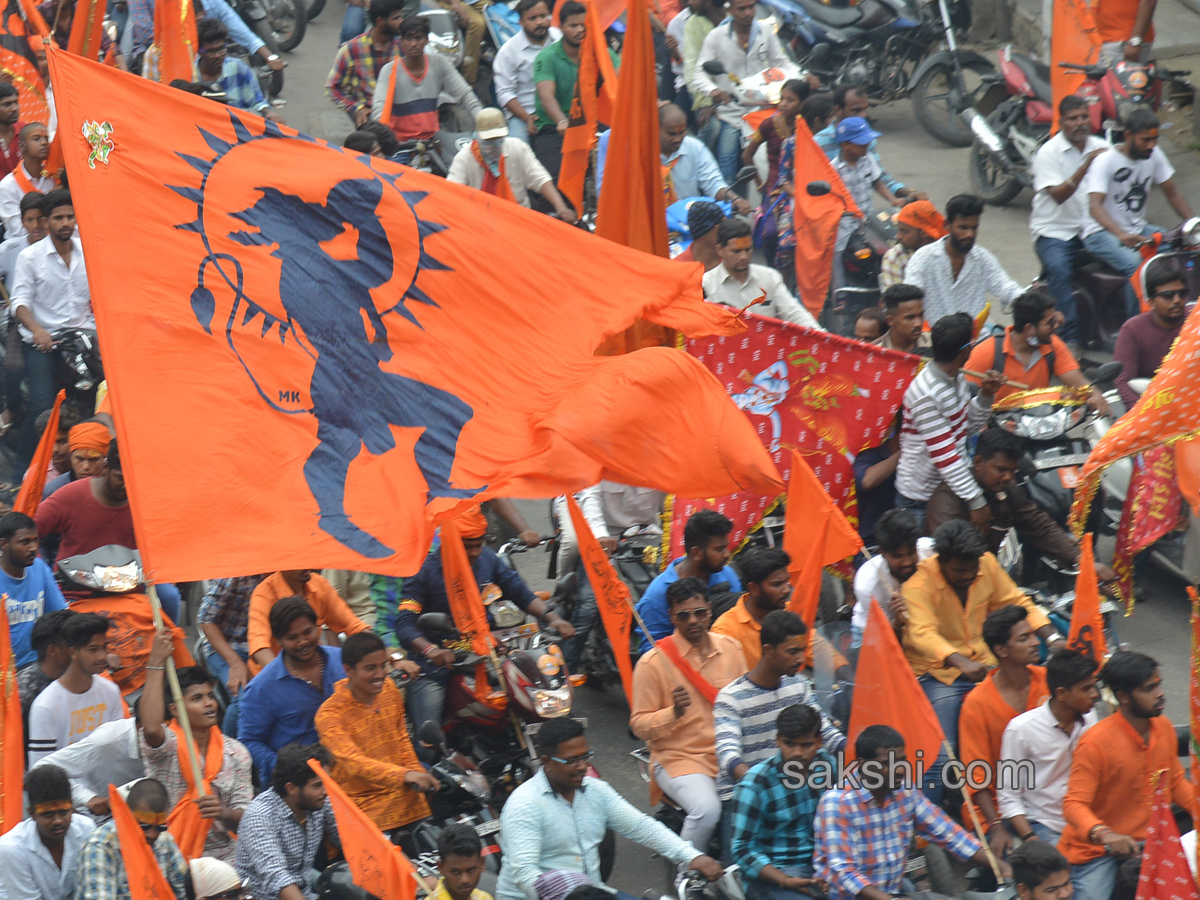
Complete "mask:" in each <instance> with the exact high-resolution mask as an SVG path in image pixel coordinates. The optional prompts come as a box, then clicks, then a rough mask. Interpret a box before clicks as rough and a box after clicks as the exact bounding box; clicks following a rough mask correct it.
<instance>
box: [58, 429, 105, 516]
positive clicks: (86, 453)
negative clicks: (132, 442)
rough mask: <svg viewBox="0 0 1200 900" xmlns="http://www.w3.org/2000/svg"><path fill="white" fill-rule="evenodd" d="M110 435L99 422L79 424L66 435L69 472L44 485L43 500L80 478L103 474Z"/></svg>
mask: <svg viewBox="0 0 1200 900" xmlns="http://www.w3.org/2000/svg"><path fill="white" fill-rule="evenodd" d="M111 440H112V434H111V433H110V432H109V430H108V429H107V428H106V427H104V425H102V424H101V423H99V422H96V421H88V422H81V423H79V424H78V425H76V426H74V427H73V428H72V429H71V430H70V431H69V432H68V433H67V454H68V459H69V460H70V463H71V467H70V471H68V472H65V473H64V474H62V475H59V476H58V477H57V478H55V479H54V480H53V481H51V482H50V483H49V484H47V485H46V489H45V491H43V492H42V499H43V500H45V499H46V498H47V497H49V496H50V495H51V494H53V493H54V492H55V491H57V490H58V489H59V488H61V487H65V486H66V485H68V484H70V483H71V482H72V481H78V480H79V479H80V478H91V477H92V476H93V475H103V474H104V461H105V459H106V458H107V456H108V444H109V441H111Z"/></svg>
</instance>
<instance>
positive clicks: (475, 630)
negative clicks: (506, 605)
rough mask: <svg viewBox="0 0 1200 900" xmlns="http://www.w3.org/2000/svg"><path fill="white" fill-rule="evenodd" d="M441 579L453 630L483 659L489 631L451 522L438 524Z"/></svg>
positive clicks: (457, 532)
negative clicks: (443, 583)
mask: <svg viewBox="0 0 1200 900" xmlns="http://www.w3.org/2000/svg"><path fill="white" fill-rule="evenodd" d="M441 554H442V575H443V577H444V578H445V580H446V599H447V600H448V601H449V602H450V614H451V616H452V617H453V618H454V626H455V627H456V628H457V629H458V630H459V631H460V632H462V635H463V637H465V638H468V639H470V641H471V652H472V653H474V654H476V655H477V656H487V654H488V651H489V650H491V648H492V639H491V633H492V632H491V628H489V627H488V618H487V610H485V609H484V608H483V598H481V597H480V596H479V585H478V584H477V583H476V581H475V573H474V572H473V571H472V570H471V561H470V560H469V559H468V558H467V551H466V548H465V547H463V542H462V535H461V534H460V533H459V531H458V526H457V525H456V524H455V523H454V520H453V519H449V518H447V519H445V520H444V521H443V522H442V549H441Z"/></svg>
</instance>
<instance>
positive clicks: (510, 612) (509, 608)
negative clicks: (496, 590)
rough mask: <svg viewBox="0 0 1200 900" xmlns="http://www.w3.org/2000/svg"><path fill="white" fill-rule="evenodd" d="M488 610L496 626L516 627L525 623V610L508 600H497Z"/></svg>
mask: <svg viewBox="0 0 1200 900" xmlns="http://www.w3.org/2000/svg"><path fill="white" fill-rule="evenodd" d="M488 612H489V613H490V614H491V616H492V621H493V622H495V623H496V627H497V628H516V627H517V626H518V625H523V624H524V623H525V611H524V610H523V609H521V608H520V607H519V606H517V605H516V604H515V603H512V602H511V601H509V600H497V601H496V602H494V603H493V604H492V605H491V606H489V607H488Z"/></svg>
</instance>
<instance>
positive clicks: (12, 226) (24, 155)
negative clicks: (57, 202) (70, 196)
mask: <svg viewBox="0 0 1200 900" xmlns="http://www.w3.org/2000/svg"><path fill="white" fill-rule="evenodd" d="M17 140H18V141H19V142H20V144H21V162H20V164H19V165H18V166H17V167H16V168H15V169H13V170H12V171H11V172H9V173H8V174H7V175H5V176H4V178H2V179H0V222H3V223H4V236H5V237H6V238H14V237H19V236H21V235H22V234H24V233H25V226H23V225H22V224H21V198H22V197H24V196H25V195H26V194H28V193H30V192H32V191H37V192H39V193H42V194H44V193H46V192H47V191H52V190H54V179H53V178H51V177H50V176H49V175H45V174H43V168H42V167H43V166H45V165H46V159H47V158H48V157H49V156H50V138H49V137H48V136H47V132H46V126H45V125H43V124H42V123H41V122H30V123H29V124H28V125H26V126H25V127H24V128H22V129H21V134H20V137H19V138H18V139H17Z"/></svg>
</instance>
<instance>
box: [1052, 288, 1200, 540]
mask: <svg viewBox="0 0 1200 900" xmlns="http://www.w3.org/2000/svg"><path fill="white" fill-rule="evenodd" d="M1197 383H1200V308H1198V309H1194V310H1192V312H1191V314H1190V315H1189V316H1188V318H1187V321H1186V322H1184V323H1183V328H1182V330H1181V331H1180V332H1179V337H1178V338H1176V339H1175V343H1174V344H1173V345H1172V347H1171V350H1170V352H1169V353H1167V356H1166V358H1165V359H1164V360H1163V362H1162V365H1161V366H1160V367H1159V369H1158V374H1156V375H1155V376H1154V379H1153V380H1152V381H1151V382H1150V386H1149V387H1148V388H1147V389H1146V392H1145V393H1143V394H1142V396H1141V397H1139V398H1138V402H1137V405H1136V406H1134V408H1133V409H1132V410H1130V411H1129V412H1128V413H1126V414H1125V415H1124V416H1122V417H1121V418H1120V419H1118V420H1117V422H1116V424H1114V425H1113V427H1112V428H1110V429H1109V430H1108V432H1107V433H1106V434H1105V435H1104V437H1102V438H1101V439H1100V440H1099V442H1097V444H1096V446H1095V447H1093V448H1092V452H1091V453H1090V454H1089V455H1088V458H1087V462H1085V463H1084V464H1083V469H1082V470H1081V471H1080V473H1079V485H1078V487H1076V489H1075V502H1074V503H1073V504H1072V506H1071V515H1070V518H1069V519H1068V520H1067V525H1068V527H1070V528H1071V529H1072V530H1073V531H1074V532H1075V534H1077V535H1081V534H1082V533H1083V529H1084V527H1085V525H1086V523H1087V517H1088V511H1089V510H1090V509H1091V506H1092V500H1093V499H1094V498H1095V496H1096V490H1097V488H1098V487H1099V486H1100V477H1101V476H1102V475H1103V474H1104V470H1105V469H1106V468H1107V467H1108V466H1109V465H1111V464H1112V463H1114V462H1116V461H1117V460H1118V459H1124V458H1125V457H1126V456H1132V455H1133V454H1135V453H1144V452H1146V451H1148V450H1150V449H1152V448H1153V447H1157V446H1159V445H1160V444H1167V445H1172V444H1174V443H1175V442H1177V441H1182V440H1186V439H1188V438H1191V437H1195V436H1197V435H1200V391H1197V390H1196V388H1195V386H1196V384H1197Z"/></svg>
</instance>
